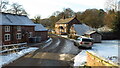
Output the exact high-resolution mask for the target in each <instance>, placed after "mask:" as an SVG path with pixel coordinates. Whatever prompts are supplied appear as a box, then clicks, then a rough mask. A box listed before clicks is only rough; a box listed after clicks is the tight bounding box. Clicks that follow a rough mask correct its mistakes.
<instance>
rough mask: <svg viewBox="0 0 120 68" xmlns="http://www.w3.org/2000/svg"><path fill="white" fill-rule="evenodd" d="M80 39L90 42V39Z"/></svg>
mask: <svg viewBox="0 0 120 68" xmlns="http://www.w3.org/2000/svg"><path fill="white" fill-rule="evenodd" d="M82 41H85V42H92V40H91V39H82Z"/></svg>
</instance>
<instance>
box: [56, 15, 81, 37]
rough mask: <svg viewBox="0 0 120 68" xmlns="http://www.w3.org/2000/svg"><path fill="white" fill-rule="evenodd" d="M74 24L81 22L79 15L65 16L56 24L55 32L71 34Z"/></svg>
mask: <svg viewBox="0 0 120 68" xmlns="http://www.w3.org/2000/svg"><path fill="white" fill-rule="evenodd" d="M73 24H81V23H80V21H79V20H78V19H77V17H73V18H65V17H63V18H62V19H60V20H59V21H57V22H56V24H55V32H56V34H61V35H62V34H69V33H70V28H71V26H72V25H73Z"/></svg>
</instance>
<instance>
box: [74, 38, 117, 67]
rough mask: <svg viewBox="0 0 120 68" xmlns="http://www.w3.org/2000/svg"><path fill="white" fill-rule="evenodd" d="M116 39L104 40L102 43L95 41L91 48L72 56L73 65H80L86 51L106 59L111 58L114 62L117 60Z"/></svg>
mask: <svg viewBox="0 0 120 68" xmlns="http://www.w3.org/2000/svg"><path fill="white" fill-rule="evenodd" d="M118 47H119V46H118V40H104V41H102V43H95V44H94V45H93V47H92V49H91V50H83V51H82V52H80V53H79V54H78V55H77V56H75V57H74V59H75V60H74V66H82V65H83V64H84V63H85V62H86V61H87V60H86V56H87V55H86V51H88V52H92V53H95V54H96V55H97V56H101V57H103V58H105V59H106V60H111V61H113V62H114V63H119V62H118V59H119V57H118Z"/></svg>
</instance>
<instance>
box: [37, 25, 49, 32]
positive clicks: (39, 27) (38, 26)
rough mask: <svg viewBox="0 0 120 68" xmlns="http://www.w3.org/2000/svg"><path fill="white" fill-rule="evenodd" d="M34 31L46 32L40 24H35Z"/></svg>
mask: <svg viewBox="0 0 120 68" xmlns="http://www.w3.org/2000/svg"><path fill="white" fill-rule="evenodd" d="M35 31H47V29H46V28H45V27H44V26H43V25H42V24H35Z"/></svg>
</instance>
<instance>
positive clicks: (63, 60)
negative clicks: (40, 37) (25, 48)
mask: <svg viewBox="0 0 120 68" xmlns="http://www.w3.org/2000/svg"><path fill="white" fill-rule="evenodd" d="M51 38H52V41H51V42H49V43H43V44H41V45H40V47H39V49H38V50H36V51H35V52H32V53H30V54H27V55H25V56H23V57H21V58H19V59H18V60H16V61H14V62H13V63H10V64H8V65H7V66H27V67H26V68H32V67H31V66H65V67H66V68H68V67H71V64H72V63H73V58H74V56H75V55H77V54H78V53H79V52H80V50H79V49H78V48H77V47H76V46H74V44H73V42H72V41H70V40H68V39H65V38H62V37H58V36H51ZM7 66H5V67H7Z"/></svg>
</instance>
